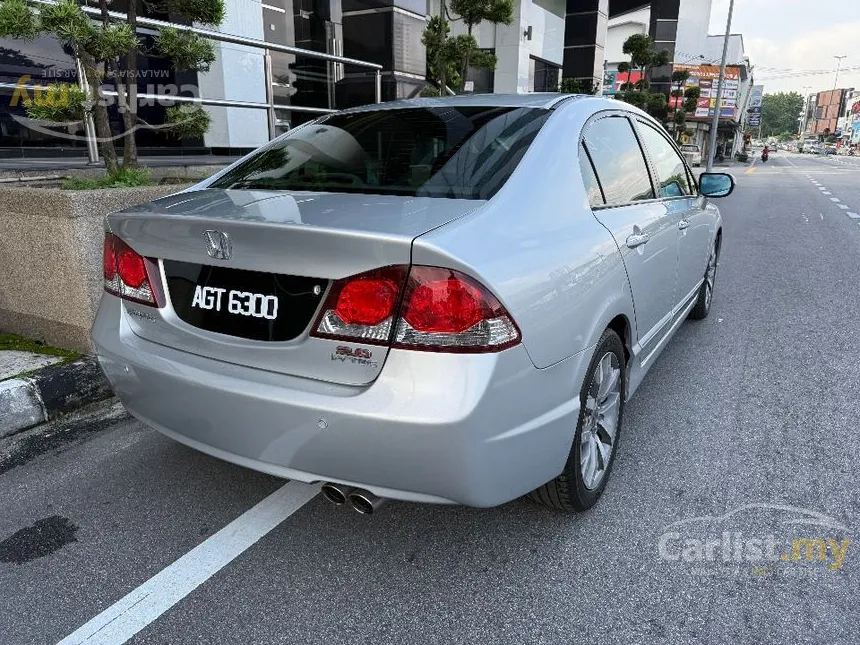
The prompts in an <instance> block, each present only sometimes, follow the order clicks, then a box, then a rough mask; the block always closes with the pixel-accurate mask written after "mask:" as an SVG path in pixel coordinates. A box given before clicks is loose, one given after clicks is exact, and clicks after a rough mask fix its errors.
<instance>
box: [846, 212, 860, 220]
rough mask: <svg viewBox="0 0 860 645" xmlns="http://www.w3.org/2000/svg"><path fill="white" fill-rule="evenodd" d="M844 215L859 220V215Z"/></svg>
mask: <svg viewBox="0 0 860 645" xmlns="http://www.w3.org/2000/svg"><path fill="white" fill-rule="evenodd" d="M845 214H846V215H847V216H848V217H850V218H851V219H860V215H858V214H857V213H845Z"/></svg>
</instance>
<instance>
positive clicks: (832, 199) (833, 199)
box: [830, 197, 839, 203]
mask: <svg viewBox="0 0 860 645" xmlns="http://www.w3.org/2000/svg"><path fill="white" fill-rule="evenodd" d="M830 201H831V202H833V203H836V202H838V201H839V198H838V197H831V198H830Z"/></svg>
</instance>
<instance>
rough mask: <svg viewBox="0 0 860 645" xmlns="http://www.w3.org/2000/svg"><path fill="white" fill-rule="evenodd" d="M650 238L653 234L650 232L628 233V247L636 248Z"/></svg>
mask: <svg viewBox="0 0 860 645" xmlns="http://www.w3.org/2000/svg"><path fill="white" fill-rule="evenodd" d="M650 239H651V236H650V235H648V233H634V234H633V235H628V236H627V248H628V249H635V248H636V247H637V246H642V245H643V244H645V243H646V242H647V241H648V240H650Z"/></svg>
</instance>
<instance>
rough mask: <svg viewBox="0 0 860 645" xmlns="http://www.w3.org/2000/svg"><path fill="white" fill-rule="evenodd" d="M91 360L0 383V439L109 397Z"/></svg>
mask: <svg viewBox="0 0 860 645" xmlns="http://www.w3.org/2000/svg"><path fill="white" fill-rule="evenodd" d="M111 394H112V393H111V389H110V385H109V384H108V382H107V379H106V378H105V376H104V374H103V373H102V370H101V368H100V367H99V364H98V362H97V361H96V359H95V358H94V357H91V356H90V357H87V358H83V359H81V360H77V361H75V362H73V363H66V364H64V365H50V366H48V367H45V368H43V369H41V370H39V371H38V372H37V373H36V374H34V375H33V376H28V377H22V378H13V379H8V380H6V381H2V382H0V438H3V437H8V436H9V435H12V434H14V433H16V432H20V431H22V430H26V429H27V428H30V427H32V426H34V425H37V424H39V423H44V422H45V421H51V420H52V419H56V418H57V417H59V416H61V415H63V414H66V413H68V412H71V411H72V410H76V409H77V408H80V407H82V406H85V405H89V404H90V403H95V402H96V401H101V400H103V399H107V398H109V397H110V396H111Z"/></svg>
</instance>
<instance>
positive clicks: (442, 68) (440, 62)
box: [436, 0, 448, 96]
mask: <svg viewBox="0 0 860 645" xmlns="http://www.w3.org/2000/svg"><path fill="white" fill-rule="evenodd" d="M440 7H441V9H440V11H439V19H440V20H441V21H442V24H441V27H442V28H441V31H440V33H439V52H438V54H437V56H436V67H437V69H438V70H439V96H445V95H446V93H445V87H446V84H447V82H448V79H447V78H446V74H445V72H446V71H447V70H446V67H447V64H446V63H445V31H446V29H445V28H446V27H447V26H448V20H447V18H446V16H445V12H446V11H447V9H446V8H445V0H441V4H440Z"/></svg>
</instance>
